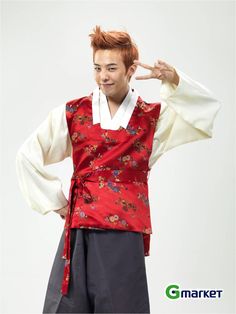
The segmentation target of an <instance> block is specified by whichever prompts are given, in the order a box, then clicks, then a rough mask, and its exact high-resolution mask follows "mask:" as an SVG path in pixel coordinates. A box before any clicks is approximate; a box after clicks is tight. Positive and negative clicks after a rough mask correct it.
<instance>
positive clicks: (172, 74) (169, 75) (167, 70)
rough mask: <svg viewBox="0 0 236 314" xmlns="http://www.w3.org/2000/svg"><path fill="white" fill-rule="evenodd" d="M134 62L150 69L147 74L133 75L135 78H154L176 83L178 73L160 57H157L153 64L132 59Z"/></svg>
mask: <svg viewBox="0 0 236 314" xmlns="http://www.w3.org/2000/svg"><path fill="white" fill-rule="evenodd" d="M134 64H135V65H139V66H141V67H143V68H145V69H147V70H150V71H151V73H149V74H147V75H141V76H136V77H135V79H136V80H146V79H152V78H155V79H158V80H162V81H164V80H167V81H169V82H173V83H175V84H178V80H179V78H178V74H177V73H176V71H175V68H174V67H172V66H171V65H169V64H167V63H166V62H164V61H162V60H160V59H158V60H157V61H156V62H155V63H154V66H150V65H148V64H145V63H142V62H140V61H138V60H134Z"/></svg>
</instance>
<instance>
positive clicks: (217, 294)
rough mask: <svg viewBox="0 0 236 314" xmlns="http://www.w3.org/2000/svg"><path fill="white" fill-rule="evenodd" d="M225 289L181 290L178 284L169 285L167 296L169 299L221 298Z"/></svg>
mask: <svg viewBox="0 0 236 314" xmlns="http://www.w3.org/2000/svg"><path fill="white" fill-rule="evenodd" d="M222 292H223V290H180V288H179V286H178V285H169V286H168V287H167V288H166V296H167V297H168V298H169V299H173V300H174V299H179V298H209V299H211V298H221V294H222Z"/></svg>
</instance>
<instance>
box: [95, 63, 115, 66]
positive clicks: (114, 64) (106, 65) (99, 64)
mask: <svg viewBox="0 0 236 314" xmlns="http://www.w3.org/2000/svg"><path fill="white" fill-rule="evenodd" d="M94 65H98V66H100V64H97V63H94ZM111 65H117V63H109V64H107V65H106V66H111Z"/></svg>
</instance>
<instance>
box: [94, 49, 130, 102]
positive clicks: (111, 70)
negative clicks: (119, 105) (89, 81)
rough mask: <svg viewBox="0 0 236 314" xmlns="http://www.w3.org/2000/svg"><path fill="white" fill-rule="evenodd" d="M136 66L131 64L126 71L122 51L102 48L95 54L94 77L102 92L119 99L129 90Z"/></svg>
mask: <svg viewBox="0 0 236 314" xmlns="http://www.w3.org/2000/svg"><path fill="white" fill-rule="evenodd" d="M135 69H136V66H135V65H131V66H130V67H129V69H128V71H127V72H126V68H125V65H124V62H123V60H122V56H121V54H120V51H119V50H117V49H111V50H109V49H104V50H103V49H100V50H97V51H96V53H95V56H94V78H95V80H96V83H97V84H98V86H99V87H100V88H101V90H102V92H103V93H104V94H105V95H106V96H107V97H110V98H114V99H119V98H120V97H122V95H125V93H127V92H128V88H129V78H130V76H131V75H132V74H133V73H134V72H135Z"/></svg>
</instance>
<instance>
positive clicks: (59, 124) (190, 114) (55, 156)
mask: <svg viewBox="0 0 236 314" xmlns="http://www.w3.org/2000/svg"><path fill="white" fill-rule="evenodd" d="M175 69H176V71H177V73H178V75H179V77H180V80H179V84H178V86H176V85H175V84H171V83H169V82H167V81H162V83H161V88H160V98H161V101H160V102H161V111H160V116H159V119H158V121H157V125H156V131H155V134H154V138H153V146H152V153H151V156H150V159H149V168H152V167H153V165H154V164H155V163H156V161H157V160H158V158H160V156H162V155H163V154H164V153H165V152H166V151H168V150H170V149H171V148H174V147H176V146H178V145H181V144H184V143H188V142H192V141H197V140H201V139H206V138H210V137H212V129H213V123H214V120H215V117H216V115H217V113H218V111H219V109H220V108H221V104H220V102H219V101H218V100H217V99H215V98H214V96H213V94H212V93H211V92H210V91H209V90H208V89H207V88H206V87H204V86H203V85H202V84H200V83H199V82H197V81H194V80H193V79H191V78H190V77H189V76H187V75H186V74H185V73H183V72H182V71H180V70H178V69H177V68H175ZM133 91H134V92H132V90H131V88H130V90H129V93H128V94H127V96H126V98H125V99H124V101H123V102H122V104H121V105H120V107H119V109H118V110H117V112H116V114H115V116H114V117H113V118H111V115H110V113H109V107H108V104H107V100H106V97H105V95H104V94H102V93H101V91H99V90H98V89H95V90H94V92H93V101H92V112H93V124H95V123H100V124H101V127H102V128H104V129H117V128H119V126H123V127H126V126H127V125H128V122H129V120H130V118H131V115H132V112H133V109H134V107H135V104H136V101H137V97H138V93H137V91H136V90H135V89H133ZM67 157H72V143H71V139H70V135H69V131H68V127H67V121H66V110H65V104H61V105H59V106H57V107H55V108H54V109H53V110H51V111H50V112H49V114H48V116H47V118H46V119H45V120H44V121H43V122H42V123H41V124H40V125H39V126H38V128H37V129H36V130H35V131H34V132H33V133H32V134H31V135H30V136H29V137H28V138H27V139H26V140H25V142H24V143H23V144H22V145H21V147H20V148H19V149H18V151H17V155H16V172H17V177H18V182H19V187H20V190H21V192H22V194H23V196H24V198H25V200H26V202H27V203H28V205H29V206H30V207H31V208H32V209H33V210H36V211H37V212H39V213H41V214H43V215H45V214H47V213H49V212H51V211H53V210H56V209H59V208H62V207H64V206H66V205H67V203H68V200H67V199H66V197H65V195H64V193H63V190H62V182H61V180H60V179H59V178H58V177H57V176H55V175H52V174H51V173H50V171H49V170H48V168H46V167H45V166H46V165H49V164H53V163H56V162H60V161H62V160H64V159H65V158H67Z"/></svg>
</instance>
